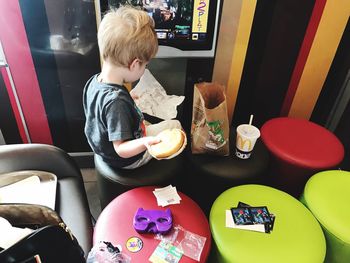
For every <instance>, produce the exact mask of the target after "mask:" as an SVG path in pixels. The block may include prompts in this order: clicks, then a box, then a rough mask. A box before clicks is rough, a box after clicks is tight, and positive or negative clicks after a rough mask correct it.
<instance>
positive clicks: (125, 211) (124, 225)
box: [93, 186, 211, 263]
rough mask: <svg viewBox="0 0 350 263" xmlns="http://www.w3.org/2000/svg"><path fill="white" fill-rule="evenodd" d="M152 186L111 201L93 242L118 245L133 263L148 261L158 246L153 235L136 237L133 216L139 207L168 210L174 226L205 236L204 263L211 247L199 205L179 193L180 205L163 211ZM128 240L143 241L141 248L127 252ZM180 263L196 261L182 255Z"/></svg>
mask: <svg viewBox="0 0 350 263" xmlns="http://www.w3.org/2000/svg"><path fill="white" fill-rule="evenodd" d="M154 188H155V187H149V186H147V187H139V188H135V189H132V190H129V191H127V192H125V193H123V194H121V195H119V196H118V197H116V198H115V199H114V200H113V201H112V202H110V203H109V204H108V205H107V206H106V208H105V209H103V211H102V213H101V215H100V216H99V218H98V220H97V223H96V226H95V230H94V235H93V243H94V244H96V243H97V242H99V241H109V242H111V243H112V244H113V245H117V244H120V245H121V246H122V250H123V252H124V253H126V254H128V255H129V256H130V257H131V260H132V262H149V261H148V259H149V257H150V256H151V254H152V253H153V251H154V250H155V248H156V247H157V245H158V244H159V240H156V239H155V238H154V234H139V233H137V232H136V231H135V229H134V227H133V224H132V222H133V217H134V214H135V212H136V210H137V209H138V208H139V207H142V208H144V209H147V210H154V209H161V210H163V209H164V210H165V209H166V208H170V210H171V212H172V216H173V223H174V225H181V226H182V227H183V228H185V229H186V230H188V231H191V232H193V233H195V234H198V235H201V236H203V237H206V242H205V246H204V248H203V251H202V254H201V258H200V262H206V260H207V258H208V256H209V252H210V246H211V234H210V228H209V223H208V220H207V218H206V217H205V215H204V213H203V212H202V210H201V209H200V208H199V206H198V205H197V204H196V203H195V202H194V201H193V200H192V199H190V198H189V197H188V196H186V195H184V194H183V193H180V192H179V195H180V197H181V198H182V200H181V203H180V204H176V205H170V206H167V207H165V208H162V207H159V206H158V205H157V200H156V197H155V196H154V195H153V193H152V191H153V190H154ZM131 237H138V238H140V239H141V240H142V241H143V248H142V249H141V250H140V251H138V252H130V251H128V249H127V248H126V242H127V240H128V239H129V238H131ZM180 262H181V263H183V262H197V261H195V260H193V259H191V258H189V257H186V256H182V258H181V260H180Z"/></svg>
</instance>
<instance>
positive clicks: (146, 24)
mask: <svg viewBox="0 0 350 263" xmlns="http://www.w3.org/2000/svg"><path fill="white" fill-rule="evenodd" d="M97 38H98V45H99V49H100V54H101V56H102V58H103V60H107V59H109V60H110V62H112V63H113V64H115V65H117V66H125V67H128V66H129V65H130V64H131V62H132V61H133V60H134V59H139V60H141V61H142V62H148V61H149V60H150V59H151V58H153V57H154V56H155V55H156V53H157V50H158V40H157V35H156V32H155V30H154V20H153V19H152V18H151V17H150V16H149V15H148V14H147V13H146V12H145V11H142V10H140V9H136V8H134V7H131V6H122V7H120V8H118V9H113V10H110V11H109V12H108V13H107V14H105V16H104V17H103V19H102V21H101V24H100V26H99V29H98V34H97Z"/></svg>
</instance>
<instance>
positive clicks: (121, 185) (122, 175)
mask: <svg viewBox="0 0 350 263" xmlns="http://www.w3.org/2000/svg"><path fill="white" fill-rule="evenodd" d="M94 160H95V169H96V173H97V186H98V192H99V198H100V202H101V208H102V209H103V208H104V207H105V206H106V205H107V204H108V203H109V202H110V201H112V200H113V199H114V198H115V197H117V196H118V195H120V194H122V193H124V192H126V191H128V190H130V189H133V188H136V187H139V186H150V185H158V186H166V185H169V184H176V179H177V178H176V177H177V176H179V175H180V174H181V170H182V168H183V157H182V156H181V155H179V156H177V157H175V158H173V159H170V160H160V161H158V160H155V159H152V160H151V161H150V162H149V163H148V164H146V165H144V166H141V167H139V168H137V169H131V170H128V169H117V168H112V167H110V166H109V165H108V164H107V163H106V162H104V161H103V159H102V157H101V156H99V155H96V154H95V156H94Z"/></svg>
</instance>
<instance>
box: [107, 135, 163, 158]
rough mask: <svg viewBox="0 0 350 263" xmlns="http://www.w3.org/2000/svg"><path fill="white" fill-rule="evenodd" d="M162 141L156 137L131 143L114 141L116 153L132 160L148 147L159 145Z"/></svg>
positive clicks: (144, 138)
mask: <svg viewBox="0 0 350 263" xmlns="http://www.w3.org/2000/svg"><path fill="white" fill-rule="evenodd" d="M159 142H160V140H159V138H157V137H154V136H146V137H142V138H139V139H135V140H130V141H113V147H114V150H115V151H116V153H117V154H118V155H119V156H120V157H122V158H130V157H133V156H135V155H137V154H139V153H142V152H143V151H145V150H146V149H147V145H148V146H149V145H152V144H157V143H159Z"/></svg>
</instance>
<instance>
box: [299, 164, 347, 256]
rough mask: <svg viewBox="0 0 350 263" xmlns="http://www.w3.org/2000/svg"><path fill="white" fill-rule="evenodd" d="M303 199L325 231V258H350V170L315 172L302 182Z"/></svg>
mask: <svg viewBox="0 0 350 263" xmlns="http://www.w3.org/2000/svg"><path fill="white" fill-rule="evenodd" d="M302 202H303V203H304V204H305V205H306V206H307V207H308V208H309V209H310V211H311V212H312V213H313V214H314V216H315V217H316V218H317V220H318V221H319V222H320V224H321V226H322V229H323V231H324V234H325V237H326V242H327V255H326V262H330V263H338V262H342V263H343V262H344V263H348V262H350V172H345V171H338V170H334V171H325V172H320V173H317V174H315V175H314V176H312V177H311V178H310V179H309V181H308V182H307V184H306V186H305V189H304V194H303V196H302Z"/></svg>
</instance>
